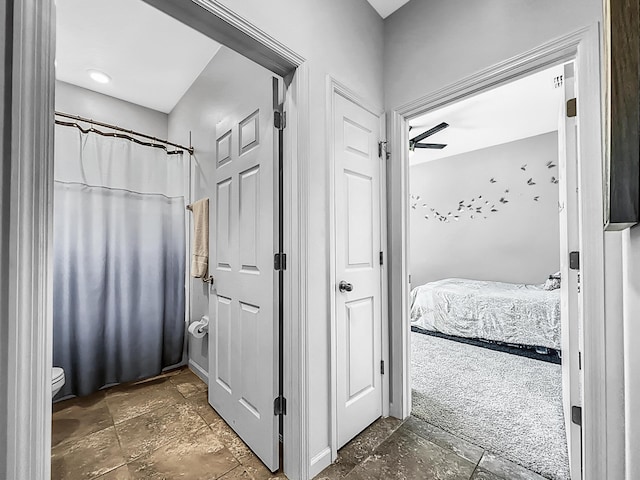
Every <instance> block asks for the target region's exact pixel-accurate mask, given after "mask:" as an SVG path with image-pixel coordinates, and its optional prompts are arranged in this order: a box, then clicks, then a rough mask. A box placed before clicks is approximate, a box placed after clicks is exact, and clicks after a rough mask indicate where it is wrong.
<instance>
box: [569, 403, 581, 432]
mask: <svg viewBox="0 0 640 480" xmlns="http://www.w3.org/2000/svg"><path fill="white" fill-rule="evenodd" d="M571 421H572V422H573V423H575V424H576V425H578V426H579V427H581V426H582V407H576V406H575V405H573V406H572V407H571Z"/></svg>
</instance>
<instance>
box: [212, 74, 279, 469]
mask: <svg viewBox="0 0 640 480" xmlns="http://www.w3.org/2000/svg"><path fill="white" fill-rule="evenodd" d="M269 80H271V79H270V78H269ZM263 83H264V84H263V85H256V86H255V88H253V89H252V90H251V91H247V90H242V91H238V92H237V98H226V102H227V104H230V105H235V104H236V103H234V102H236V101H237V108H236V109H235V110H234V112H233V113H232V114H231V115H229V116H228V117H227V118H225V119H224V120H223V121H222V122H220V123H219V124H218V126H217V127H216V132H215V134H216V148H215V162H216V175H215V185H212V186H211V188H212V195H211V199H210V200H211V202H212V208H211V224H210V232H211V233H210V236H209V237H210V243H211V244H210V257H211V258H210V262H209V264H210V274H211V275H213V277H214V279H215V283H214V286H213V288H212V295H211V297H210V299H209V315H210V319H211V321H210V328H209V403H210V404H211V405H212V406H213V407H214V408H215V409H216V411H217V412H218V413H219V414H220V415H221V416H222V418H224V420H225V421H226V422H227V423H228V424H229V425H230V426H231V428H233V429H234V430H235V431H236V433H238V435H239V436H240V437H241V438H242V439H243V440H244V441H245V443H246V444H247V445H248V446H249V447H250V448H251V449H252V450H253V451H254V452H255V453H256V455H258V457H260V459H261V460H262V461H263V462H264V464H265V465H266V466H267V467H269V468H270V469H271V470H272V471H275V470H277V469H278V467H279V463H278V417H277V416H275V415H274V411H273V402H274V399H275V398H276V397H277V395H278V316H277V302H276V297H275V295H276V293H277V292H276V288H277V287H276V285H277V284H276V278H277V277H276V273H275V271H274V268H273V255H274V253H275V251H276V248H277V246H276V245H277V244H276V242H275V235H276V232H277V225H278V224H277V221H278V219H277V190H276V176H275V175H276V170H277V169H275V168H274V165H275V158H274V135H275V130H274V127H273V104H272V85H271V82H270V81H269V82H266V81H265V82H263Z"/></svg>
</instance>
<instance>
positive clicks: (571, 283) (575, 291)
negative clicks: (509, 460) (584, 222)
mask: <svg viewBox="0 0 640 480" xmlns="http://www.w3.org/2000/svg"><path fill="white" fill-rule="evenodd" d="M573 70H574V66H573V64H567V65H565V66H564V82H563V83H564V102H563V105H562V108H561V112H560V119H559V125H558V148H559V158H558V175H559V177H560V178H559V184H558V186H559V202H560V276H561V278H562V281H561V282H560V289H561V292H560V315H561V321H562V331H561V332H562V335H561V338H562V397H563V407H564V418H565V431H566V434H567V447H568V452H569V466H570V469H571V478H581V476H582V473H581V471H582V453H581V451H582V441H581V428H580V426H579V425H576V424H575V423H573V422H572V421H571V408H572V407H573V406H576V407H579V406H582V372H581V370H580V360H579V355H580V353H579V352H580V351H581V350H582V346H581V345H580V342H579V338H580V322H581V318H582V314H581V307H580V305H581V302H580V298H579V296H580V272H579V270H573V269H570V268H569V252H571V251H576V252H577V251H579V249H580V235H579V232H580V230H579V225H578V218H579V212H578V202H579V200H578V136H577V122H576V118H575V117H567V115H566V111H565V105H566V101H567V100H568V99H570V98H574V97H575V76H574V73H573Z"/></svg>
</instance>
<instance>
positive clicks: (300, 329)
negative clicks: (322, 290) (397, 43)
mask: <svg viewBox="0 0 640 480" xmlns="http://www.w3.org/2000/svg"><path fill="white" fill-rule="evenodd" d="M284 108H285V111H286V112H287V119H288V121H287V128H285V130H284V145H285V148H284V150H285V151H284V158H283V160H284V173H283V186H284V195H283V196H284V198H283V202H284V218H283V221H284V239H283V240H284V249H285V252H286V253H287V264H288V265H287V274H286V275H285V276H284V339H283V341H284V364H285V368H284V396H285V398H286V399H287V415H286V416H285V417H284V438H285V442H284V472H285V474H286V475H287V477H288V478H290V479H292V480H297V479H300V480H307V479H308V478H309V435H308V432H309V409H308V404H309V401H308V399H309V382H308V365H309V361H308V342H309V337H308V328H307V322H308V313H307V298H308V296H309V293H310V292H309V291H308V290H309V282H308V278H309V272H308V270H307V265H308V264H309V250H308V243H309V240H308V237H309V234H308V232H309V218H310V215H309V164H310V158H311V145H310V133H311V132H310V116H309V67H308V64H307V63H306V62H305V63H302V64H301V65H299V66H298V68H297V69H296V71H295V74H294V76H293V79H292V82H291V85H290V87H289V88H288V89H287V92H286V97H285V104H284Z"/></svg>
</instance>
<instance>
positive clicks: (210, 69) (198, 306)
mask: <svg viewBox="0 0 640 480" xmlns="http://www.w3.org/2000/svg"><path fill="white" fill-rule="evenodd" d="M272 77H273V75H272V73H271V72H269V71H268V70H266V69H265V68H263V67H261V66H259V65H257V64H256V63H253V62H252V61H251V60H248V59H246V58H245V57H243V56H241V55H239V54H237V53H236V52H234V51H233V50H230V49H229V48H227V47H222V48H221V49H220V50H219V51H218V53H217V54H216V55H215V56H214V57H213V59H212V60H211V61H210V62H209V64H208V65H207V66H206V67H205V69H204V70H203V72H202V73H201V74H200V76H199V77H198V78H197V79H196V80H195V81H194V83H193V84H192V85H191V87H190V88H189V90H187V92H186V93H185V94H184V96H183V97H182V99H180V101H179V102H178V104H177V105H176V106H175V107H174V109H173V110H172V111H171V113H170V114H169V138H170V139H171V140H172V141H174V142H179V143H182V144H188V143H189V141H191V142H192V145H193V147H194V155H193V157H192V162H191V168H192V170H191V178H192V195H191V199H192V201H195V200H198V199H200V198H203V197H209V198H210V200H213V193H214V191H215V185H216V179H215V174H216V169H215V146H216V124H218V123H219V122H221V121H223V120H224V119H225V118H226V117H227V116H229V114H230V113H231V112H232V111H233V109H234V108H237V96H238V93H239V92H244V91H248V90H251V89H252V88H254V86H255V85H256V84H257V83H258V82H265V83H264V84H266V85H269V86H270V85H271V81H272V80H271V79H272ZM211 207H212V205H211ZM211 207H210V208H211ZM191 228H193V226H192V225H191ZM209 290H210V286H209V284H207V283H204V282H203V281H202V280H201V279H199V278H194V279H191V299H190V300H191V313H190V317H191V318H190V320H191V321H193V320H197V319H199V318H200V317H201V316H202V315H208V314H209V293H210V292H209ZM208 340H209V338H208V335H207V336H205V337H204V338H202V339H196V338H193V337H191V336H189V340H188V341H189V365H190V366H191V368H192V369H193V370H194V371H196V373H198V374H199V375H200V376H201V377H202V378H203V379H206V378H207V372H208V369H209V352H208Z"/></svg>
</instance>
